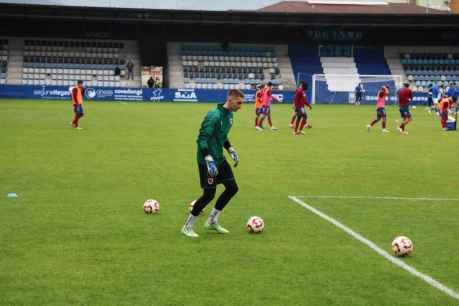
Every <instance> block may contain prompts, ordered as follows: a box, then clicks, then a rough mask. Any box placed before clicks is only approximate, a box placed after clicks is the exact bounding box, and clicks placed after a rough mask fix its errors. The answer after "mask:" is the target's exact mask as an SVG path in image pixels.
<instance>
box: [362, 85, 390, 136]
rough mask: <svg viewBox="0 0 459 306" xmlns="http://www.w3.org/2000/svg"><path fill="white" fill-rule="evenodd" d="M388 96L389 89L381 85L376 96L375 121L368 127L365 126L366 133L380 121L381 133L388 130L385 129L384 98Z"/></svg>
mask: <svg viewBox="0 0 459 306" xmlns="http://www.w3.org/2000/svg"><path fill="white" fill-rule="evenodd" d="M388 95H389V87H388V86H387V85H383V86H382V87H381V88H380V89H379V91H378V94H377V95H376V119H375V120H373V121H372V122H371V123H370V124H369V125H367V129H368V132H369V131H370V130H371V128H372V127H373V126H374V125H375V124H376V123H378V122H379V121H380V120H381V125H382V130H381V131H382V132H384V133H388V132H389V130H388V129H386V108H385V107H386V97H387V96H388Z"/></svg>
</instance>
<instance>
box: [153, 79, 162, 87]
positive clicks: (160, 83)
mask: <svg viewBox="0 0 459 306" xmlns="http://www.w3.org/2000/svg"><path fill="white" fill-rule="evenodd" d="M155 88H163V83H162V82H161V81H160V80H159V78H156V80H155Z"/></svg>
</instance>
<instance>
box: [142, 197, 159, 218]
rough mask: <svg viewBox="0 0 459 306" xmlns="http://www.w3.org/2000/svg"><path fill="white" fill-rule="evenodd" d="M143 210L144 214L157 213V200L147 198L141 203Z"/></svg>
mask: <svg viewBox="0 0 459 306" xmlns="http://www.w3.org/2000/svg"><path fill="white" fill-rule="evenodd" d="M143 211H144V212H145V213H146V214H157V213H159V202H158V201H156V200H153V199H148V200H146V201H145V203H143Z"/></svg>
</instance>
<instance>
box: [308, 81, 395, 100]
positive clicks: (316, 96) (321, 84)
mask: <svg viewBox="0 0 459 306" xmlns="http://www.w3.org/2000/svg"><path fill="white" fill-rule="evenodd" d="M359 84H361V89H362V95H361V101H360V103H362V104H365V103H366V104H372V103H375V102H376V95H377V93H378V90H379V89H380V88H381V86H383V85H388V86H389V89H390V94H389V97H388V99H387V103H388V104H393V103H396V101H397V98H396V93H397V90H398V89H399V88H400V87H401V86H402V76H401V75H363V74H314V75H313V76H312V87H311V102H312V103H325V104H340V103H341V104H343V103H355V100H356V99H355V98H356V96H355V93H356V87H357V86H358V85H359Z"/></svg>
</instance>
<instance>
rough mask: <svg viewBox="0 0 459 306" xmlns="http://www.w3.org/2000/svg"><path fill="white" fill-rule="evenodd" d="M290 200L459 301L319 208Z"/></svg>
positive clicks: (452, 291)
mask: <svg viewBox="0 0 459 306" xmlns="http://www.w3.org/2000/svg"><path fill="white" fill-rule="evenodd" d="M289 199H291V200H292V201H294V202H295V203H296V204H298V205H300V206H302V207H303V208H306V209H307V210H309V211H311V212H312V213H314V214H316V215H318V216H319V217H321V218H322V219H325V220H326V221H328V222H330V223H331V224H333V225H334V226H336V227H338V228H339V229H341V230H343V231H344V232H345V233H347V234H348V235H350V236H352V237H353V238H355V239H356V240H358V241H360V242H361V243H363V244H365V245H366V246H368V247H369V248H370V249H372V250H373V251H375V252H376V253H378V254H379V255H381V256H382V257H384V258H386V259H387V260H389V261H390V262H392V263H393V264H394V265H396V266H399V267H400V268H402V269H403V270H405V271H407V272H408V273H410V274H412V275H414V276H416V277H418V278H420V279H422V280H423V281H424V282H426V283H428V284H429V285H431V286H432V287H435V288H437V289H438V290H440V291H442V292H444V293H446V294H447V295H449V296H450V297H452V298H454V299H456V300H459V293H457V292H456V291H454V290H453V289H451V288H448V287H446V286H445V285H443V284H442V283H440V282H439V281H437V280H435V279H434V278H432V277H430V276H429V275H427V274H424V273H422V272H419V271H418V270H416V269H415V268H414V267H412V266H410V265H408V264H406V263H405V262H404V261H403V260H401V259H399V258H397V257H394V256H392V255H390V254H389V253H387V252H386V251H384V250H383V249H381V248H380V247H378V246H377V245H376V244H375V243H374V242H372V241H371V240H368V239H367V238H365V237H363V236H362V235H360V234H359V233H357V232H354V231H353V230H352V229H350V228H349V227H347V226H346V225H344V224H342V223H340V222H339V221H337V220H336V219H334V218H332V217H330V216H328V215H326V214H324V213H323V212H321V211H320V210H318V209H317V208H314V207H312V206H311V205H309V204H307V203H305V202H303V201H302V200H300V199H299V198H297V197H295V196H289Z"/></svg>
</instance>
